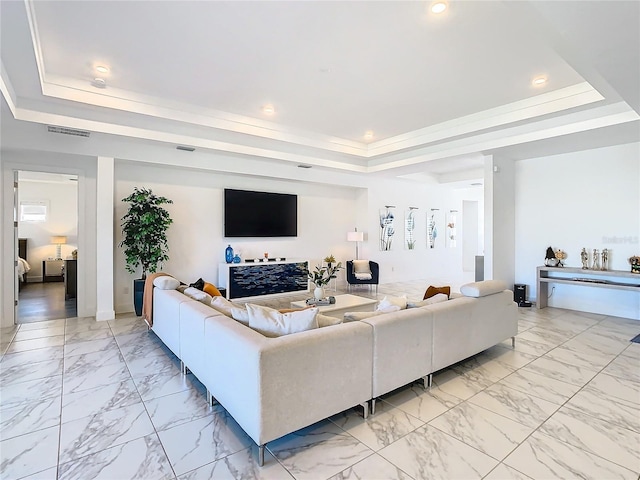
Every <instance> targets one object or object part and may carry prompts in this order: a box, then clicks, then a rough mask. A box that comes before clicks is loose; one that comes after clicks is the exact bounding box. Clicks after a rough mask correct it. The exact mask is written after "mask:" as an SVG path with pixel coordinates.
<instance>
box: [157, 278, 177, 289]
mask: <svg viewBox="0 0 640 480" xmlns="http://www.w3.org/2000/svg"><path fill="white" fill-rule="evenodd" d="M153 286H154V287H156V288H159V289H160V290H175V289H176V288H178V287H179V286H180V282H179V281H178V280H176V279H175V278H173V277H171V276H169V275H163V276H162V277H156V278H154V279H153Z"/></svg>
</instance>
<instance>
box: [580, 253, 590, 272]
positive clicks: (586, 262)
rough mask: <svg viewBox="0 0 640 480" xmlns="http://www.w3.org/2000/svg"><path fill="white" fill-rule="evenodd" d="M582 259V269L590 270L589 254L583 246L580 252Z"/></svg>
mask: <svg viewBox="0 0 640 480" xmlns="http://www.w3.org/2000/svg"><path fill="white" fill-rule="evenodd" d="M580 260H582V269H583V270H589V254H588V253H587V249H586V248H583V249H582V251H581V252H580Z"/></svg>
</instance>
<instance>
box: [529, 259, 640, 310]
mask: <svg viewBox="0 0 640 480" xmlns="http://www.w3.org/2000/svg"><path fill="white" fill-rule="evenodd" d="M537 270H538V273H537V286H538V294H537V299H536V306H537V307H538V308H545V307H546V306H547V299H548V298H549V284H550V283H564V284H569V285H581V286H583V287H596V288H611V289H615V290H631V291H634V292H640V275H639V274H637V273H631V272H628V271H627V272H625V271H622V270H583V269H582V268H573V267H538V269H537Z"/></svg>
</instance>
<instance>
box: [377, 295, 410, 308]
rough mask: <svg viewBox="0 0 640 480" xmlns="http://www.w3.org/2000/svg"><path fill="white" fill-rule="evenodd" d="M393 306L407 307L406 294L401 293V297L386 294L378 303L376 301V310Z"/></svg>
mask: <svg viewBox="0 0 640 480" xmlns="http://www.w3.org/2000/svg"><path fill="white" fill-rule="evenodd" d="M393 306H396V307H399V310H404V309H405V308H407V296H406V295H403V296H402V297H391V296H386V297H384V298H383V299H382V300H380V303H378V306H377V308H376V310H378V311H380V310H382V311H384V310H385V309H387V308H388V307H393Z"/></svg>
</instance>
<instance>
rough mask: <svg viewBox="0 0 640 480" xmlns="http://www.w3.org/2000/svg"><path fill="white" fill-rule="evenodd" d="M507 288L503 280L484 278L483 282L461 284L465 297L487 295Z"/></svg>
mask: <svg viewBox="0 0 640 480" xmlns="http://www.w3.org/2000/svg"><path fill="white" fill-rule="evenodd" d="M506 289H507V284H506V283H504V282H503V281H502V280H483V281H482V282H473V283H467V284H466V285H463V286H461V287H460V293H462V294H463V295H464V296H465V297H486V296H487V295H493V294H494V293H500V292H502V291H503V290H506Z"/></svg>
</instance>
